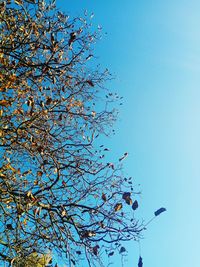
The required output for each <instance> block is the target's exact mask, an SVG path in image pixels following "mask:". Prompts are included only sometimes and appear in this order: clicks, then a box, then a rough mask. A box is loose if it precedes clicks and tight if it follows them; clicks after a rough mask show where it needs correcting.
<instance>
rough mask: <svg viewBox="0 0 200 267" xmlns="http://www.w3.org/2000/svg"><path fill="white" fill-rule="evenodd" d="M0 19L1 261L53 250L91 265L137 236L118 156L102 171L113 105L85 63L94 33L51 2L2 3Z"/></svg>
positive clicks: (101, 75)
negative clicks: (104, 137) (103, 141)
mask: <svg viewBox="0 0 200 267" xmlns="http://www.w3.org/2000/svg"><path fill="white" fill-rule="evenodd" d="M0 17H1V18H0V21H1V26H0V36H1V40H0V69H1V72H0V93H1V98H0V118H1V122H0V123H1V124H0V146H1V149H0V154H1V158H2V162H1V165H0V209H1V215H0V229H1V232H0V258H1V260H2V261H4V262H6V261H7V262H8V263H11V262H12V263H14V264H15V265H16V266H22V265H23V264H22V261H26V262H28V261H30V259H31V257H34V256H36V257H40V258H41V257H42V256H39V255H45V253H48V251H52V253H58V254H59V255H60V256H66V258H67V260H68V265H69V266H71V264H72V265H73V264H76V263H77V262H79V261H80V260H85V259H86V261H87V262H88V266H97V265H98V264H101V255H105V254H107V255H108V256H109V257H110V256H112V255H113V254H114V251H118V252H119V253H121V254H123V253H124V252H125V248H124V247H123V246H122V242H123V241H128V240H131V239H138V238H139V236H140V233H141V230H142V229H143V226H142V225H140V224H139V223H138V221H137V220H136V219H133V218H134V217H133V216H132V213H133V212H134V210H135V209H136V208H137V207H138V203H137V201H136V200H135V199H134V200H135V201H134V203H132V199H133V198H135V194H136V192H134V190H135V189H134V187H133V184H132V181H131V178H129V179H128V178H126V177H124V175H123V172H122V169H121V161H122V159H123V158H124V157H126V156H127V153H125V154H124V156H123V157H122V158H120V160H119V162H118V163H112V162H109V163H108V162H106V161H105V159H104V154H105V153H106V151H107V150H108V149H107V148H105V147H104V146H103V145H100V143H99V141H98V137H100V136H101V135H103V134H105V135H109V134H110V133H111V132H112V125H113V122H114V121H115V118H116V111H115V110H114V109H113V108H112V102H113V101H115V100H116V99H117V98H118V96H117V95H116V94H113V93H111V92H109V91H107V89H105V87H104V84H105V82H106V81H107V80H109V79H110V74H109V73H108V71H107V70H106V71H101V68H100V67H98V66H97V67H95V68H94V64H91V63H90V62H89V59H90V58H92V56H93V45H94V44H95V42H96V41H97V40H98V38H99V36H100V33H99V32H98V31H96V32H94V31H93V30H92V28H91V27H90V20H89V19H88V18H87V16H85V17H83V18H81V17H76V18H70V17H68V16H67V15H65V14H63V13H62V12H60V11H57V10H56V6H55V2H54V1H53V2H51V1H49V2H48V4H45V2H44V1H43V0H38V1H33V0H31V1H30V0H29V1H25V0H15V3H13V2H11V1H9V0H8V1H4V2H2V3H1V16H0ZM97 103H99V104H97ZM110 126H111V127H110ZM131 207H132V208H131ZM17 262H18V263H17ZM17 264H18V265H17ZM20 264H21V265H20ZM45 264H46V263H45ZM23 266H25V265H23Z"/></svg>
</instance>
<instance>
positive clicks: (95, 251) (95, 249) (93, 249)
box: [92, 245, 99, 256]
mask: <svg viewBox="0 0 200 267" xmlns="http://www.w3.org/2000/svg"><path fill="white" fill-rule="evenodd" d="M98 249H99V245H96V246H95V247H93V248H92V251H93V253H94V255H95V256H97V255H98Z"/></svg>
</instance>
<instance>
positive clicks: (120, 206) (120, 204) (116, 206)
mask: <svg viewBox="0 0 200 267" xmlns="http://www.w3.org/2000/svg"><path fill="white" fill-rule="evenodd" d="M114 209H115V211H119V210H121V209H122V203H117V204H116V205H115V207H114Z"/></svg>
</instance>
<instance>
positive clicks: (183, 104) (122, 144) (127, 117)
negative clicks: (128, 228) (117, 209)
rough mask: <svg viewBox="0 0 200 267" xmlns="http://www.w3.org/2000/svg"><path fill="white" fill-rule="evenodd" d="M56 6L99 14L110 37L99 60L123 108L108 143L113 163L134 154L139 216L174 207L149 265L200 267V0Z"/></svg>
mask: <svg viewBox="0 0 200 267" xmlns="http://www.w3.org/2000/svg"><path fill="white" fill-rule="evenodd" d="M57 2H58V4H59V5H60V6H61V8H62V9H63V10H65V11H66V12H67V11H69V12H70V13H71V14H73V15H79V14H81V13H82V12H83V10H84V9H87V10H88V11H89V12H91V13H92V12H94V14H95V17H94V24H100V25H101V26H102V27H103V32H107V34H106V35H105V37H104V38H103V39H102V40H101V41H100V42H99V43H98V44H97V46H96V55H97V56H98V61H99V62H100V63H101V65H102V66H104V67H108V68H109V70H110V71H111V72H112V73H113V74H114V75H115V76H116V79H115V81H113V82H112V83H110V84H109V86H110V87H111V88H113V89H114V90H115V91H117V92H118V93H119V94H120V95H122V96H123V97H124V104H123V105H122V106H121V110H120V116H119V120H118V122H117V124H116V126H115V129H116V135H115V136H114V137H113V138H111V139H109V140H108V141H106V142H108V144H109V146H110V148H111V151H112V153H113V157H115V156H116V157H117V158H118V157H120V156H121V155H122V154H123V153H124V152H125V151H128V152H129V157H128V158H127V160H126V161H125V166H124V169H125V172H126V173H127V174H128V175H130V176H133V177H134V181H135V183H136V184H140V189H141V191H142V195H141V197H140V203H139V204H140V209H139V210H138V212H137V213H138V217H141V218H144V219H145V220H148V219H150V218H151V217H152V215H153V212H154V211H155V210H156V209H157V208H160V207H161V206H164V207H166V208H167V212H166V213H165V214H163V215H162V216H160V217H158V218H157V220H155V221H154V222H153V223H152V224H151V225H149V227H148V230H147V231H146V232H145V233H144V239H143V240H142V241H141V253H142V256H143V261H144V267H145V266H148V267H151V266H152V267H160V266H162V267H169V266H171V267H175V266H180V267H188V266H193V267H199V266H200V256H199V247H200V241H199V240H200V230H199V225H200V208H199V203H200V193H199V191H200V182H199V177H200V164H199V159H200V116H199V115H200V105H199V100H200V88H199V87H200V74H199V73H200V16H199V11H200V2H199V1H194V0H190V1H184V0H182V1H180V0H173V1H172V0H168V1H158V0H157V1H156V0H141V1H136V0H126V1H121V0H117V1H116V0H115V1H114V0H109V1H97V0H94V1H90V0H73V1H63V2H61V0H59V1H57ZM61 3H62V4H61ZM129 252H130V253H129V255H128V257H127V259H126V262H125V266H126V267H132V266H137V261H138V253H139V252H138V246H137V244H134V242H130V243H129ZM114 266H120V264H119V263H117V262H116V263H115V264H114Z"/></svg>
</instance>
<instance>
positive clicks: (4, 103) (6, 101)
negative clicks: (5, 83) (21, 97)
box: [0, 99, 10, 107]
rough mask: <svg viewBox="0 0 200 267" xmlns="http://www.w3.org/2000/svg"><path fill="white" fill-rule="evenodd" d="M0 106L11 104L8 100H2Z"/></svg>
mask: <svg viewBox="0 0 200 267" xmlns="http://www.w3.org/2000/svg"><path fill="white" fill-rule="evenodd" d="M0 106H3V107H8V106H10V102H9V101H8V100H5V99H3V100H0Z"/></svg>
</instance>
